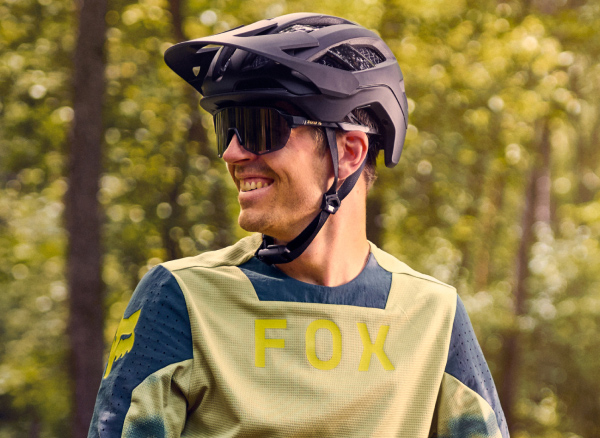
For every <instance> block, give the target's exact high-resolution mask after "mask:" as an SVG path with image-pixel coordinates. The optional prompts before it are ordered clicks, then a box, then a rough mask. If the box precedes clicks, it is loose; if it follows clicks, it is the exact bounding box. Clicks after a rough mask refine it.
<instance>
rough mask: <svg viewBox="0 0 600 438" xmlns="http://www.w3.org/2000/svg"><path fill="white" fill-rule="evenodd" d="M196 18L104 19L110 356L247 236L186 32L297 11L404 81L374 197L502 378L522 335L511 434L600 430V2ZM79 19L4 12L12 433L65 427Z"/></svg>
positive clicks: (0, 277)
mask: <svg viewBox="0 0 600 438" xmlns="http://www.w3.org/2000/svg"><path fill="white" fill-rule="evenodd" d="M182 7H183V11H182V16H183V20H182V29H180V30H178V28H177V23H175V22H174V20H173V17H175V14H174V13H173V11H171V10H170V5H169V4H168V3H167V2H166V1H164V0H140V1H139V2H137V3H136V2H121V1H116V2H112V3H111V5H110V8H111V10H110V11H109V13H108V14H107V15H106V17H105V19H106V21H107V24H108V27H109V29H108V32H107V38H108V41H107V51H106V60H107V67H106V81H107V95H106V101H105V136H104V139H105V148H104V174H103V176H102V178H101V181H100V186H101V189H100V192H99V194H98V198H99V200H100V202H101V204H102V206H103V210H104V214H105V216H104V248H105V256H104V272H103V278H104V281H105V283H106V290H107V295H106V307H107V308H106V310H107V312H106V315H107V323H106V329H105V338H106V339H107V346H108V345H109V340H110V339H112V336H113V335H114V332H115V329H116V325H117V324H118V321H119V319H120V318H121V316H122V314H123V310H124V308H125V306H126V304H127V301H128V299H129V297H130V296H131V292H132V290H133V288H134V287H135V285H136V284H137V282H138V280H139V278H140V277H141V275H143V274H144V273H145V272H146V271H147V270H148V269H149V268H150V267H151V266H153V265H155V264H157V263H160V262H162V261H165V260H167V259H169V258H174V257H182V256H189V255H194V254H197V253H198V252H200V251H204V250H208V249H214V248H218V247H221V246H223V245H226V244H228V243H231V242H233V241H235V240H236V239H237V238H239V237H241V236H242V235H243V234H244V233H243V231H240V230H239V229H238V228H237V226H236V225H235V220H236V217H237V203H236V200H235V197H236V195H235V192H234V191H233V187H232V185H231V184H230V183H229V181H228V178H229V177H228V174H227V172H226V169H225V167H224V165H223V164H222V163H221V161H220V160H219V159H218V158H217V157H216V156H215V152H214V151H215V148H214V138H213V133H212V131H211V129H212V128H211V119H210V117H209V116H207V115H206V114H202V113H200V112H199V111H198V109H197V100H198V98H197V96H195V95H194V94H193V90H192V89H191V88H190V87H189V86H188V85H187V84H185V83H183V81H181V80H180V79H179V78H178V77H177V76H176V75H175V74H174V73H172V72H171V71H170V70H169V69H168V68H167V67H166V66H165V65H164V63H163V60H162V54H163V53H164V51H165V50H166V48H168V47H169V46H170V45H171V44H172V43H174V42H176V41H177V38H178V36H177V35H178V32H182V33H183V34H184V36H185V37H187V38H194V37H200V36H203V35H208V34H211V33H215V32H220V31H223V30H226V29H229V28H232V27H235V26H238V25H240V24H243V23H247V22H252V21H254V20H258V19H261V18H267V17H272V16H276V15H280V14H284V13H288V12H296V11H307V10H313V11H316V12H323V13H332V14H336V15H340V16H344V17H346V18H349V19H351V20H355V21H357V22H360V23H361V24H363V25H365V26H367V27H370V28H372V29H374V30H376V31H377V32H379V33H380V34H381V35H382V37H384V38H385V39H386V41H387V42H388V44H389V45H390V47H391V48H392V49H393V50H394V52H395V53H396V55H397V58H398V60H399V62H400V65H401V67H402V70H403V73H404V76H405V81H406V87H407V95H408V97H409V110H410V117H409V121H410V126H409V129H408V138H407V143H406V146H405V151H404V153H403V156H402V159H401V161H400V164H399V165H398V166H397V167H396V168H395V169H393V170H390V169H386V168H384V167H383V165H381V166H380V170H379V173H380V176H379V179H378V181H377V183H376V184H375V187H374V189H373V191H372V193H371V195H370V196H371V198H372V199H373V200H376V201H377V204H378V205H381V206H383V207H382V208H383V209H382V211H381V212H378V214H379V215H378V217H377V218H376V220H375V223H376V224H378V226H379V227H380V230H381V236H382V237H381V238H380V242H378V243H379V244H380V245H381V246H383V248H384V249H386V250H388V251H390V252H391V253H393V254H395V255H396V256H398V257H400V258H401V259H403V260H404V261H406V262H407V263H408V264H409V265H411V266H412V267H414V268H415V269H418V270H421V271H423V272H425V273H427V274H430V275H433V276H435V277H437V278H439V279H441V280H443V281H446V282H449V283H451V284H454V285H456V286H457V288H458V290H459V293H460V295H461V296H462V298H463V300H464V301H465V304H466V306H467V309H468V310H469V313H470V315H471V318H472V320H473V323H474V325H475V328H476V330H477V332H478V335H479V339H480V342H481V344H482V347H483V349H484V352H485V354H486V357H487V358H488V362H489V364H490V368H491V369H492V372H493V374H494V376H495V379H496V381H497V383H498V386H501V385H502V384H504V382H503V376H504V373H505V370H506V364H505V360H506V357H505V354H504V352H505V344H506V341H507V339H509V338H510V337H512V336H514V335H515V334H517V335H518V339H519V342H520V350H521V351H522V355H521V358H522V360H521V362H520V364H519V379H518V382H516V383H517V386H518V392H517V400H516V404H515V406H514V418H515V424H514V433H513V436H516V437H565V438H566V437H570V438H574V437H576V436H581V437H591V436H598V435H599V434H600V430H599V429H598V425H597V418H598V416H599V415H600V400H599V399H598V395H597V394H598V393H600V384H599V383H598V379H597V378H596V376H597V375H598V374H599V373H600V361H599V360H598V359H597V358H596V356H597V355H594V354H593V352H595V351H599V350H600V345H599V344H600V340H599V338H598V336H597V335H596V333H597V328H598V325H599V324H600V293H599V292H598V291H599V290H600V288H599V286H600V277H599V276H598V272H599V271H600V248H599V245H598V238H599V237H600V199H599V198H598V195H597V193H598V188H599V187H600V153H599V152H598V151H597V148H596V144H597V143H598V140H599V139H600V118H599V114H600V106H599V104H598V102H599V101H600V99H599V97H600V90H599V87H600V85H598V84H600V80H599V79H600V66H599V65H598V62H597V59H598V55H599V54H600V43H599V42H598V41H599V40H598V39H597V38H596V37H595V35H596V32H597V31H596V29H597V28H598V25H599V24H600V23H599V21H600V13H599V12H600V10H599V9H600V3H599V2H598V1H597V0H588V1H586V0H563V1H559V0H548V1H544V2H542V1H534V0H532V1H527V2H526V1H517V0H511V1H507V2H496V1H491V0H489V1H479V2H475V1H474V0H451V1H448V0H446V1H441V0H423V1H420V2H415V1H412V0H368V1H348V0H345V1H339V0H332V1H329V2H327V3H326V4H320V5H318V6H314V5H313V4H312V3H309V2H306V1H305V0H289V1H272V0H258V1H254V2H241V1H237V0H231V1H225V0H216V1H211V2H208V1H205V0H190V1H188V2H184V3H183V4H182ZM315 8H316V9H315ZM75 19H76V16H75V10H74V6H73V4H72V3H69V2H66V1H63V0H38V1H33V0H10V1H8V2H5V3H4V4H2V5H0V23H1V24H0V116H1V117H0V243H1V245H0V288H1V290H2V292H3V293H2V294H0V308H2V309H9V311H5V312H3V314H2V315H1V316H0V334H1V337H2V341H3V342H2V343H1V346H0V420H1V421H0V437H3V436H22V435H26V434H28V433H29V434H32V435H33V434H34V432H35V431H36V430H39V435H40V436H44V437H59V436H61V437H62V436H67V431H66V424H67V417H68V414H69V404H70V402H69V400H70V386H69V369H68V367H67V366H66V365H65V364H67V363H68V349H67V342H66V329H67V328H66V326H65V324H66V321H67V306H66V299H67V296H66V289H65V279H64V270H65V266H64V259H65V246H66V236H65V232H64V230H63V224H62V219H61V217H62V213H63V208H64V207H63V201H62V197H63V195H64V192H65V190H66V187H67V184H68V181H67V180H66V179H65V176H66V169H65V166H64V163H65V162H66V160H65V154H66V148H65V146H64V145H65V143H66V135H67V131H68V127H69V123H70V121H71V120H72V118H73V111H72V109H71V101H70V98H71V88H70V83H71V82H70V81H71V69H70V66H71V61H70V56H71V55H72V49H73V46H74V41H75V38H76V36H75V34H74V29H76V23H75ZM544 133H547V138H548V142H549V145H550V152H549V161H548V163H547V166H546V167H547V169H546V170H547V171H548V174H547V176H548V177H549V179H547V180H544V181H542V183H544V184H546V185H545V186H544V184H542V183H539V184H538V187H542V188H543V187H546V190H545V192H544V193H545V195H544V196H547V198H548V200H549V202H548V203H547V204H539V205H538V207H540V208H539V210H540V211H541V213H540V212H538V213H539V215H538V217H537V218H536V221H537V222H536V224H535V226H534V240H533V242H532V245H531V247H530V248H529V249H528V266H527V267H526V268H527V272H528V275H527V281H526V291H527V299H526V303H525V313H524V314H518V313H516V312H515V308H514V293H515V285H516V280H515V275H516V274H515V272H516V269H517V253H518V250H519V245H520V244H521V242H522V237H523V235H524V230H523V228H522V227H523V220H522V218H523V215H524V211H525V208H524V207H525V202H526V201H525V199H526V196H525V193H526V186H527V183H528V180H529V179H530V177H529V176H530V175H531V172H532V170H534V169H536V168H537V167H536V166H540V165H541V164H542V163H543V162H544V157H545V155H544V152H543V150H542V149H541V148H540V144H541V140H540V139H541V138H543V134H544ZM547 155H548V154H547ZM540 196H541V195H540ZM540 199H542V198H540ZM544 199H545V198H544ZM542 210H543V211H542ZM544 212H546V213H549V214H547V215H546V216H544V214H542V213H544ZM536 214H537V213H536Z"/></svg>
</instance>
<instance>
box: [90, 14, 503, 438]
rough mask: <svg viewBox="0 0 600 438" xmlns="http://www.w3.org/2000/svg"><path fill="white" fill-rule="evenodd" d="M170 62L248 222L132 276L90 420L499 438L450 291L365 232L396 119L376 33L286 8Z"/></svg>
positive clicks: (124, 427) (118, 427)
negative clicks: (227, 236) (213, 242)
mask: <svg viewBox="0 0 600 438" xmlns="http://www.w3.org/2000/svg"><path fill="white" fill-rule="evenodd" d="M165 59H166V62H167V64H168V65H169V66H170V67H171V68H172V69H173V70H174V71H175V72H176V73H177V74H179V75H180V76H181V77H183V78H184V79H185V80H187V81H188V82H189V83H190V84H192V85H193V86H194V87H195V88H196V89H198V90H199V91H200V92H201V93H202V95H203V96H204V97H203V99H202V100H201V105H202V106H203V107H204V108H205V109H206V110H208V111H209V112H210V113H212V114H213V116H214V121H215V131H216V136H217V147H218V149H219V154H222V156H223V159H224V160H225V162H226V163H227V167H228V169H229V172H230V173H231V176H232V179H233V181H234V183H235V184H236V186H237V188H238V191H239V198H238V199H239V203H240V207H241V212H240V216H239V223H240V225H241V226H242V228H244V229H246V230H249V231H255V232H257V233H259V234H256V235H255V236H252V237H249V238H245V239H242V240H241V241H240V242H238V243H237V244H235V245H233V246H232V247H229V248H225V249H222V250H220V251H216V252H210V253H204V254H201V255H199V256H197V257H191V258H186V259H182V260H175V261H171V262H167V263H163V264H162V265H160V266H158V267H156V268H154V269H153V270H151V271H150V272H149V273H148V274H147V275H146V276H145V277H144V279H143V280H142V281H141V283H140V284H139V286H138V287H137V288H136V290H135V292H134V294H133V297H132V299H131V301H130V303H129V306H128V307H127V310H126V311H125V315H124V318H123V320H122V322H121V323H120V324H119V327H118V330H117V334H116V336H115V340H114V342H113V345H112V348H111V351H110V355H109V359H108V364H107V367H106V371H105V373H104V376H103V380H102V384H101V387H100V391H99V395H98V401H97V405H96V410H95V413H94V419H93V421H92V424H91V427H90V434H89V436H90V437H98V436H99V437H105V436H106V437H113V436H126V437H142V436H143V437H149V436H160V437H166V436H168V437H179V436H184V437H192V436H198V437H200V436H212V437H221V436H222V437H225V436H227V437H242V436H244V437H249V436H256V437H288V436H292V437H293V436H320V437H321V436H331V437H428V436H439V437H450V436H452V437H470V436H477V437H480V436H482V437H507V436H508V432H507V428H506V424H505V420H504V415H503V413H502V409H501V407H500V404H499V401H498V398H497V395H496V390H495V387H494V383H493V381H492V378H491V375H490V372H489V370H488V367H487V365H486V363H485V360H484V359H483V356H482V354H481V349H480V348H479V345H478V344H477V341H476V339H475V336H474V334H473V330H472V328H471V324H470V322H469V320H468V317H467V315H466V312H465V310H464V306H463V305H462V303H461V301H460V299H459V298H458V297H457V295H456V291H455V290H454V289H453V288H451V287H450V286H447V285H445V284H443V283H441V282H439V281H437V280H435V279H433V278H431V277H428V276H425V275H422V274H419V273H417V272H415V271H413V270H412V269H410V268H409V267H407V266H406V265H405V264H403V263H401V262H400V261H398V260H396V259H395V258H394V257H392V256H391V255H389V254H386V253H384V252H383V251H381V250H380V249H378V248H377V247H375V246H374V245H372V244H370V243H369V242H368V241H367V238H366V232H365V229H366V226H365V217H366V194H367V191H368V188H369V187H370V185H371V184H372V183H373V180H374V165H375V158H376V155H377V152H378V151H379V150H380V149H382V150H383V151H384V155H385V163H386V165H387V166H389V167H393V166H394V165H395V164H396V163H397V162H398V159H399V157H400V152H401V150H402V145H403V142H404V136H405V132H406V126H407V104H406V97H405V95H404V85H403V79H402V74H401V72H400V68H399V67H398V64H397V62H396V60H395V58H394V56H393V54H392V53H391V51H390V50H389V48H388V47H387V46H386V45H385V43H383V41H382V40H381V39H380V38H379V37H378V36H377V35H376V34H374V33H373V32H371V31H368V30H366V29H364V28H362V27H360V26H358V25H356V24H355V23H352V22H349V21H347V20H344V19H341V18H337V17H330V16H323V15H318V14H291V15H286V16H283V17H278V18H274V19H271V20H264V21H260V22H257V23H254V24H252V25H249V26H245V27H241V28H238V29H234V30H232V31H229V32H225V33H223V34H219V35H215V36H212V37H207V38H201V39H198V40H193V41H187V42H184V43H181V44H177V45H175V46H173V47H172V48H170V49H169V50H168V51H167V52H166V54H165ZM365 166H366V167H365ZM363 168H364V171H363Z"/></svg>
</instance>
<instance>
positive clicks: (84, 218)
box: [65, 0, 107, 437]
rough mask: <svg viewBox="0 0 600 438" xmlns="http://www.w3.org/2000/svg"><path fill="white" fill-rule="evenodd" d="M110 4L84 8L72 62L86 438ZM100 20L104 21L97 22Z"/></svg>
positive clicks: (74, 314) (75, 248) (80, 396)
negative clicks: (108, 7)
mask: <svg viewBox="0 0 600 438" xmlns="http://www.w3.org/2000/svg"><path fill="white" fill-rule="evenodd" d="M106 10H107V3H106V0H86V1H84V2H82V3H81V4H80V10H79V24H78V29H79V30H78V32H77V44H76V46H75V53H74V62H73V84H74V92H73V115H74V118H73V126H72V131H71V137H70V141H69V143H70V150H69V168H68V179H69V189H68V191H67V194H66V197H65V204H66V214H65V217H66V229H67V232H68V233H69V245H68V251H67V279H68V285H69V304H70V306H69V326H68V333H69V339H70V347H71V370H72V376H73V385H74V400H73V404H72V406H73V407H74V409H73V413H72V416H73V420H72V436H74V437H81V436H86V434H87V432H88V429H89V425H90V421H91V419H92V414H93V411H94V404H95V401H96V394H97V393H98V384H97V382H98V381H99V380H100V377H101V376H102V356H103V350H104V340H103V336H102V327H103V322H104V318H103V311H102V308H103V302H102V301H103V297H104V295H103V289H104V288H103V283H102V277H101V263H102V248H101V219H100V216H101V215H100V208H99V206H100V204H99V202H98V188H99V187H98V181H99V178H100V172H101V168H102V163H101V161H102V153H101V149H102V148H101V146H102V131H103V117H102V106H103V105H102V104H103V101H104V90H105V86H104V67H105V66H104V44H105V40H106V36H105V34H106V23H105V21H104V20H103V19H102V17H104V16H105V15H106ZM99 17H100V19H98V18H99Z"/></svg>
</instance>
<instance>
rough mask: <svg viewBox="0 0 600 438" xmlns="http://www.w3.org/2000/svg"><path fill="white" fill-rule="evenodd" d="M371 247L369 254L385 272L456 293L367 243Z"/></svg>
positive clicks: (444, 284)
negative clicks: (370, 253) (371, 254)
mask: <svg viewBox="0 0 600 438" xmlns="http://www.w3.org/2000/svg"><path fill="white" fill-rule="evenodd" d="M369 243H370V245H371V252H372V253H373V255H374V256H375V258H376V259H377V263H379V266H381V267H382V268H383V269H385V270H386V271H389V272H391V273H393V274H399V275H405V276H407V277H411V278H414V279H415V280H416V281H419V282H425V283H430V284H431V285H435V286H439V287H440V289H441V290H445V291H447V292H454V293H456V289H455V288H454V287H453V286H450V285H449V284H446V283H444V282H442V281H440V280H438V279H436V278H434V277H431V276H429V275H425V274H422V273H420V272H418V271H415V270H414V269H412V268H411V267H410V266H408V265H407V264H406V263H404V262H401V261H400V260H398V259H397V258H396V257H394V256H393V255H391V254H389V253H387V252H385V251H383V250H382V249H380V248H378V247H377V246H376V245H375V244H373V243H371V242H369Z"/></svg>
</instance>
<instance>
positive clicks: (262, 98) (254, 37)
mask: <svg viewBox="0 0 600 438" xmlns="http://www.w3.org/2000/svg"><path fill="white" fill-rule="evenodd" d="M165 62H166V63H167V65H168V66H169V67H170V68H171V69H172V70H173V71H175V72H176V73H177V74H178V75H179V76H181V77H182V78H183V79H185V80H186V81H187V82H188V83H190V84H191V85H192V86H193V87H194V88H195V89H196V90H197V91H199V92H200V93H201V94H202V96H203V97H202V99H201V100H200V105H201V106H202V107H203V108H204V109H205V110H207V111H208V112H209V113H211V114H214V113H215V112H217V111H218V110H220V109H222V108H226V107H230V106H257V105H265V106H269V105H270V106H273V105H274V104H276V103H277V102H286V103H288V104H291V105H293V106H294V107H296V108H297V109H298V110H300V111H301V112H303V113H304V115H305V116H307V117H309V118H311V119H312V120H319V121H322V122H334V123H335V122H341V121H342V120H343V119H344V118H345V117H346V116H347V115H348V114H350V113H351V112H352V111H353V110H355V109H357V108H368V109H369V112H370V114H371V115H372V116H373V119H375V122H376V124H377V127H378V133H379V136H380V139H381V141H380V144H381V146H380V149H383V150H384V155H385V164H386V166H387V167H394V166H395V165H396V164H397V163H398V160H399V158H400V154H401V152H402V148H403V145H404V139H405V136H406V128H407V123H408V122H407V118H408V103H407V100H406V95H405V93H404V80H403V76H402V72H401V71H400V67H399V66H398V63H397V61H396V59H395V57H394V55H393V53H392V52H391V50H390V49H389V47H388V46H387V45H386V44H385V43H384V42H383V40H381V38H379V36H377V34H375V33H374V32H372V31H370V30H368V29H365V28H363V27H362V26H359V25H358V24H356V23H353V22H351V21H348V20H345V19H342V18H338V17H333V16H329V15H321V14H310V13H297V14H288V15H284V16H281V17H277V18H272V19H268V20H262V21H258V22H256V23H253V24H250V25H247V26H242V27H239V28H236V29H233V30H230V31H227V32H224V33H221V34H218V35H212V36H208V37H204V38H199V39H195V40H191V41H185V42H182V43H179V44H176V45H174V46H172V47H170V48H169V49H167V51H166V52H165ZM325 133H326V140H327V144H328V148H329V151H330V154H331V158H332V162H333V169H334V182H333V184H332V186H331V187H330V188H329V189H328V190H327V192H326V193H324V194H323V201H322V204H321V211H320V212H319V213H318V215H317V216H316V217H315V218H314V219H313V221H312V222H311V223H310V224H309V225H308V226H307V227H306V228H305V229H304V231H302V232H301V233H300V234H299V235H298V236H297V237H296V238H295V239H293V240H292V241H290V242H289V243H288V244H287V245H275V244H274V239H273V238H272V237H269V236H264V235H263V243H262V245H261V247H260V248H259V249H258V250H257V252H256V256H257V257H258V258H259V259H261V260H262V261H263V262H265V263H268V264H279V263H288V262H290V261H292V260H294V259H295V258H297V257H298V256H300V255H301V254H302V252H303V251H304V250H305V249H306V248H307V247H308V246H309V245H310V243H311V242H312V240H313V239H314V238H315V236H316V235H317V233H318V232H319V230H320V229H321V228H322V227H323V225H324V224H325V221H326V220H327V218H328V217H329V215H330V214H335V212H336V211H337V210H338V208H339V207H340V203H341V201H342V200H343V199H344V198H345V197H346V196H347V195H348V193H350V191H351V190H352V188H353V187H354V185H355V184H356V182H357V181H358V179H359V177H360V174H361V172H362V170H363V168H364V166H365V162H364V161H363V163H362V164H361V166H360V168H359V169H358V170H357V171H356V172H354V173H353V174H352V175H350V176H349V177H348V178H346V180H345V181H344V182H343V184H342V185H341V187H340V189H339V190H336V188H337V183H338V152H337V142H336V135H335V129H333V128H325Z"/></svg>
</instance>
